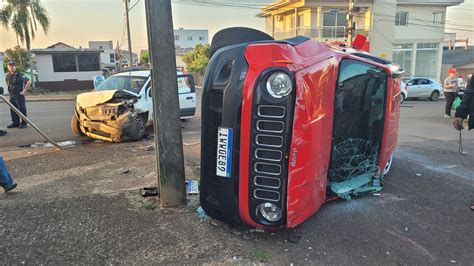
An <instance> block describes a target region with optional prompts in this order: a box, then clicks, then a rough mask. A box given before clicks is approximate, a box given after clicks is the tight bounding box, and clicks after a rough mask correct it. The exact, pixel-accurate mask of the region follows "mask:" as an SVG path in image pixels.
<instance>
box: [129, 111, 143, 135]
mask: <svg viewBox="0 0 474 266" xmlns="http://www.w3.org/2000/svg"><path fill="white" fill-rule="evenodd" d="M145 131H146V124H145V119H144V118H143V116H141V115H138V116H137V118H135V127H134V130H133V132H131V136H130V137H131V139H132V140H141V139H143V137H144V136H145Z"/></svg>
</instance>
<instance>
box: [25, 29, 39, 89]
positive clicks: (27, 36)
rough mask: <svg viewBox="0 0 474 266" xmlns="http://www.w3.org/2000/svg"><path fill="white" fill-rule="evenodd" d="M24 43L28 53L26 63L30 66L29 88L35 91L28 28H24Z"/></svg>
mask: <svg viewBox="0 0 474 266" xmlns="http://www.w3.org/2000/svg"><path fill="white" fill-rule="evenodd" d="M31 30H33V29H31ZM25 33H26V34H25V42H26V50H27V51H28V63H29V65H30V76H31V88H33V89H36V87H35V74H34V73H33V62H32V60H31V40H30V34H29V32H28V28H27V27H26V28H25Z"/></svg>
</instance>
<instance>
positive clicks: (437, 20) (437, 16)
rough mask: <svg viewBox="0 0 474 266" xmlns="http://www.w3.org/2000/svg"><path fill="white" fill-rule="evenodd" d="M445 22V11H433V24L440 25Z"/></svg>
mask: <svg viewBox="0 0 474 266" xmlns="http://www.w3.org/2000/svg"><path fill="white" fill-rule="evenodd" d="M441 24H443V13H442V12H435V13H433V26H440V25H441Z"/></svg>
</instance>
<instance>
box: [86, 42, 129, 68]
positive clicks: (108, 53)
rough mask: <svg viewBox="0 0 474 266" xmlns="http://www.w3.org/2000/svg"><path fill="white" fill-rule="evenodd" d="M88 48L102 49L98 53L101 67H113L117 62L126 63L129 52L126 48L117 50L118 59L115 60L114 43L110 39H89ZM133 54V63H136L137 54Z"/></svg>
mask: <svg viewBox="0 0 474 266" xmlns="http://www.w3.org/2000/svg"><path fill="white" fill-rule="evenodd" d="M89 49H96V50H103V52H102V53H100V62H101V65H102V68H114V67H116V66H117V64H120V65H128V62H129V57H130V55H129V52H128V50H119V52H120V60H119V62H117V59H118V58H116V57H117V55H116V52H117V50H116V49H114V44H113V42H112V41H89ZM132 56H133V65H136V64H137V63H138V55H137V54H136V53H132Z"/></svg>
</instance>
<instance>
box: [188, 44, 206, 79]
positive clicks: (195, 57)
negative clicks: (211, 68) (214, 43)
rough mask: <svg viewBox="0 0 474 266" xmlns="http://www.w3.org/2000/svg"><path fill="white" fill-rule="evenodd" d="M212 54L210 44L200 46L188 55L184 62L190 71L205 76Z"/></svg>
mask: <svg viewBox="0 0 474 266" xmlns="http://www.w3.org/2000/svg"><path fill="white" fill-rule="evenodd" d="M210 54H211V47H210V46H209V45H208V44H206V45H202V44H198V45H196V47H194V50H192V51H190V52H188V53H186V54H185V55H184V56H183V59H182V60H183V62H184V63H185V64H186V69H188V70H189V71H192V72H196V73H200V74H204V71H206V67H207V64H209V57H210Z"/></svg>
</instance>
